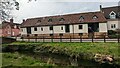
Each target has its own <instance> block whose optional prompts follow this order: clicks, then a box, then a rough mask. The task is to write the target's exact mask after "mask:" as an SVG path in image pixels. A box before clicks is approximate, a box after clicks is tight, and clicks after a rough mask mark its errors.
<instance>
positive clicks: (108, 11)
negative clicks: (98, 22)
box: [102, 6, 120, 19]
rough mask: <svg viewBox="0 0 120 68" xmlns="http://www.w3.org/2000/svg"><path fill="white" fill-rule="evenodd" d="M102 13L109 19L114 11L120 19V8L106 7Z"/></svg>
mask: <svg viewBox="0 0 120 68" xmlns="http://www.w3.org/2000/svg"><path fill="white" fill-rule="evenodd" d="M102 11H103V13H104V16H105V17H106V18H107V19H109V18H110V17H109V14H110V13H111V12H112V11H113V12H115V13H116V14H117V18H120V6H114V7H105V8H102Z"/></svg>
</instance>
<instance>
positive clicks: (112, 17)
mask: <svg viewBox="0 0 120 68" xmlns="http://www.w3.org/2000/svg"><path fill="white" fill-rule="evenodd" d="M112 13H113V14H114V15H112ZM109 16H110V19H116V13H115V12H114V11H111V12H110V14H109Z"/></svg>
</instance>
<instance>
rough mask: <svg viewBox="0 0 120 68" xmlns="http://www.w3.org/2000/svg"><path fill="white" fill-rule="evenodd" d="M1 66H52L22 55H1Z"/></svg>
mask: <svg viewBox="0 0 120 68" xmlns="http://www.w3.org/2000/svg"><path fill="white" fill-rule="evenodd" d="M2 66H3V67H4V66H53V65H50V64H47V63H43V62H41V61H40V60H37V59H34V58H33V57H30V56H26V55H23V54H19V53H18V52H15V53H2Z"/></svg>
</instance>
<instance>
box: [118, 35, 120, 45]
mask: <svg viewBox="0 0 120 68" xmlns="http://www.w3.org/2000/svg"><path fill="white" fill-rule="evenodd" d="M119 41H120V40H119V34H118V43H119Z"/></svg>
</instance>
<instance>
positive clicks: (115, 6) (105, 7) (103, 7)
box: [102, 5, 120, 9]
mask: <svg viewBox="0 0 120 68" xmlns="http://www.w3.org/2000/svg"><path fill="white" fill-rule="evenodd" d="M115 7H120V6H119V5H117V6H110V7H103V8H102V9H107V8H115Z"/></svg>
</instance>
